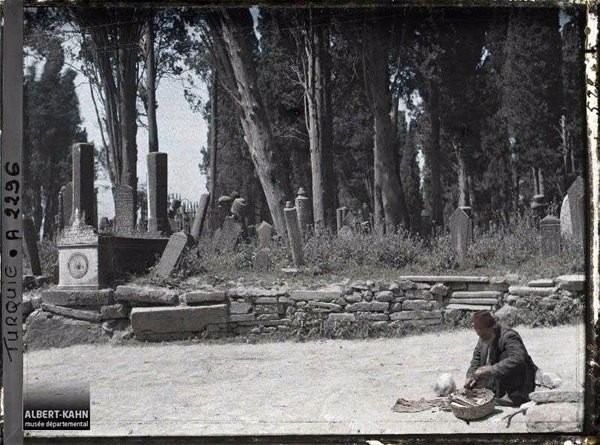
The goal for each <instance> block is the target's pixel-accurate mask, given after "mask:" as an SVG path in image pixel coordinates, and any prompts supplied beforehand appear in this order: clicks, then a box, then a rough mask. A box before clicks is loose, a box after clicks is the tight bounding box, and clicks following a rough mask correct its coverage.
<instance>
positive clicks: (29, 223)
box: [23, 217, 42, 275]
mask: <svg viewBox="0 0 600 445" xmlns="http://www.w3.org/2000/svg"><path fill="white" fill-rule="evenodd" d="M23 237H24V238H25V247H26V249H27V257H28V258H29V264H30V265H31V273H33V275H41V274H42V267H41V265H40V256H39V253H38V248H37V234H36V233H35V224H34V223H33V218H31V217H24V218H23Z"/></svg>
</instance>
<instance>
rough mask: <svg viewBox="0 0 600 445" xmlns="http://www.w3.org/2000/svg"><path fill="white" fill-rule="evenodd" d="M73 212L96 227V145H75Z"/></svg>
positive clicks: (86, 222) (89, 224)
mask: <svg viewBox="0 0 600 445" xmlns="http://www.w3.org/2000/svg"><path fill="white" fill-rule="evenodd" d="M72 155H73V212H75V210H77V211H78V212H79V217H80V218H81V219H82V221H83V222H84V223H85V224H87V225H88V226H92V227H96V225H97V222H96V221H94V215H95V214H96V211H95V207H96V194H95V190H94V178H95V174H94V146H93V145H92V144H86V143H79V144H74V145H73V153H72Z"/></svg>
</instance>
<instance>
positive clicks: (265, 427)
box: [24, 325, 584, 436]
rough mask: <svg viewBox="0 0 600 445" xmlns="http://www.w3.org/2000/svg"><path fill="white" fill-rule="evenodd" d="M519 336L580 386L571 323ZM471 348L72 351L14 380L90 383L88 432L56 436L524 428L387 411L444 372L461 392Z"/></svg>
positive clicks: (538, 358) (372, 343)
mask: <svg viewBox="0 0 600 445" xmlns="http://www.w3.org/2000/svg"><path fill="white" fill-rule="evenodd" d="M518 331H519V332H520V333H521V335H522V337H523V339H524V342H525V344H526V346H527V348H528V350H529V352H530V354H531V356H532V357H533V360H534V361H535V362H536V364H537V365H538V366H540V367H541V368H542V369H544V370H546V371H553V372H557V373H559V374H560V375H561V376H562V378H563V387H570V388H572V387H576V386H577V387H581V385H582V384H583V376H584V343H583V342H584V327H583V326H582V325H579V326H562V327H555V328H535V329H534V328H525V327H522V328H518ZM475 341H476V338H475V335H474V333H473V332H472V331H469V330H459V331H455V332H451V333H434V334H425V335H418V336H409V337H404V338H396V339H374V340H365V341H358V340H353V341H344V340H337V341H333V340H328V341H319V342H308V343H269V344H202V343H192V344H190V343H187V344H181V343H178V344H173V343H170V344H145V345H128V346H111V345H102V346H75V347H70V348H66V349H53V350H46V351H37V352H29V353H27V354H26V355H25V375H24V380H25V385H27V384H28V383H29V382H45V381H56V380H60V381H63V382H65V381H89V382H90V385H91V399H92V411H91V422H92V429H91V431H81V432H65V433H64V434H65V435H67V434H68V435H71V434H77V435H109V436H112V435H135V436H138V435H238V434H242V435H246V434H252V435H260V434H403V433H455V432H461V433H484V432H511V433H514V432H525V431H526V425H525V417H524V416H523V415H520V414H519V415H518V416H516V417H515V418H514V419H513V422H512V425H511V427H510V428H509V429H507V428H506V426H505V422H504V421H501V417H502V416H504V415H506V414H508V413H511V412H513V411H514V409H513V408H506V407H499V410H498V412H497V414H495V415H493V416H491V417H490V418H488V419H486V420H483V421H478V422H471V423H470V424H467V423H465V422H463V421H460V420H458V419H456V418H455V417H454V416H453V415H452V414H451V413H448V412H440V411H437V410H435V411H425V412H420V413H415V414H400V413H395V412H393V411H391V409H390V408H391V406H392V405H393V404H394V402H395V400H396V399H397V398H398V397H404V398H408V399H418V398H421V397H426V398H431V397H434V394H433V392H432V389H431V386H432V384H433V382H435V380H436V378H437V376H438V375H439V374H441V373H443V372H450V373H452V374H453V376H454V377H455V379H456V381H457V384H459V385H462V384H463V382H464V373H465V370H466V368H467V365H468V362H469V360H470V355H471V353H472V348H473V346H474V345H475ZM31 434H32V435H33V434H34V435H36V436H39V435H44V434H48V433H45V432H31ZM53 434H56V433H53Z"/></svg>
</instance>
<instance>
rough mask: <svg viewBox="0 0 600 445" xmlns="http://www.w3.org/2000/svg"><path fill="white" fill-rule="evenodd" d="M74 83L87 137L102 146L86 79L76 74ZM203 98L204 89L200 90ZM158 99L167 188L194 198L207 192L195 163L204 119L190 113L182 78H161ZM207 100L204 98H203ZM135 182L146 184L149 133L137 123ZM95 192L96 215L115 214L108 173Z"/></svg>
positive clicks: (202, 141) (204, 130)
mask: <svg viewBox="0 0 600 445" xmlns="http://www.w3.org/2000/svg"><path fill="white" fill-rule="evenodd" d="M75 84H76V85H77V95H78V97H79V108H80V113H81V117H82V120H83V124H82V125H83V126H84V127H85V128H86V130H87V134H88V140H89V142H91V143H94V144H95V145H96V146H97V147H101V146H102V138H101V136H100V130H99V126H98V120H97V118H96V114H95V111H94V104H93V102H92V99H91V96H90V88H89V84H88V81H87V79H86V78H85V77H84V76H83V75H82V74H78V76H77V78H76V80H75ZM203 93H204V94H205V98H206V94H207V93H206V91H204V92H203ZM156 99H157V103H158V109H157V122H158V139H159V149H160V151H162V152H165V153H167V154H168V191H169V193H179V194H181V196H182V198H185V199H188V200H190V201H197V200H198V199H199V198H200V195H201V194H202V193H206V177H205V176H204V175H201V174H200V171H199V169H198V164H199V163H200V160H201V155H200V149H201V148H202V147H203V146H206V137H207V132H208V126H207V123H206V122H205V121H204V119H203V118H202V115H201V114H200V113H193V112H192V111H191V109H190V107H189V105H188V103H187V101H186V99H185V97H184V95H183V84H182V83H181V80H175V79H167V78H165V79H162V80H161V81H160V83H159V86H158V91H157V94H156ZM205 100H206V99H205ZM137 145H138V163H137V168H138V184H139V186H141V185H142V184H146V182H147V180H146V175H147V168H146V155H147V154H148V133H147V131H146V129H145V128H141V127H138V134H137ZM96 187H98V189H99V194H98V217H99V218H100V217H102V216H107V217H109V218H112V217H113V216H114V204H113V201H112V194H111V193H110V188H109V187H110V182H109V181H108V179H107V176H106V175H104V178H100V179H97V180H96Z"/></svg>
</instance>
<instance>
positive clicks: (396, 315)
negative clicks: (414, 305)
mask: <svg viewBox="0 0 600 445" xmlns="http://www.w3.org/2000/svg"><path fill="white" fill-rule="evenodd" d="M428 318H435V319H440V320H441V319H442V313H441V312H440V311H402V312H393V313H391V314H390V320H394V321H396V320H422V319H428Z"/></svg>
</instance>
